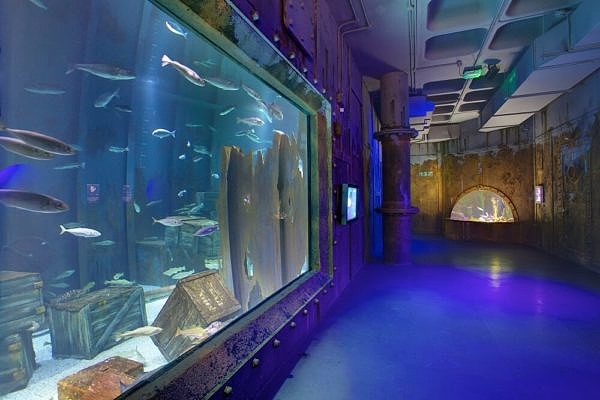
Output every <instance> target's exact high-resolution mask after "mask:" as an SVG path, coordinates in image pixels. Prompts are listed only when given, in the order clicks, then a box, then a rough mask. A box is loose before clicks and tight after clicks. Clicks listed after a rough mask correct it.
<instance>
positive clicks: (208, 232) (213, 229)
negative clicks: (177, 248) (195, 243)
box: [193, 224, 219, 237]
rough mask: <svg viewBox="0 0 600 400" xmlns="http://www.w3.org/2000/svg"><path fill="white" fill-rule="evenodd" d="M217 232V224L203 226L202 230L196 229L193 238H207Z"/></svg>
mask: <svg viewBox="0 0 600 400" xmlns="http://www.w3.org/2000/svg"><path fill="white" fill-rule="evenodd" d="M218 230H219V225H218V224H214V225H208V226H203V227H202V228H200V229H198V230H197V231H196V232H195V233H194V235H193V236H199V237H203V236H208V235H211V234H213V233H215V232H216V231H218Z"/></svg>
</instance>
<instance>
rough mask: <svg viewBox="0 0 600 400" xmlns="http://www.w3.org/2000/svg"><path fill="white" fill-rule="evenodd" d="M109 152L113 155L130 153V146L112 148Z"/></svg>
mask: <svg viewBox="0 0 600 400" xmlns="http://www.w3.org/2000/svg"><path fill="white" fill-rule="evenodd" d="M108 151H110V152H111V153H125V152H126V151H129V146H127V147H118V146H110V147H109V148H108Z"/></svg>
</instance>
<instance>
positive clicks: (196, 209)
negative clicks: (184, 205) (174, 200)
mask: <svg viewBox="0 0 600 400" xmlns="http://www.w3.org/2000/svg"><path fill="white" fill-rule="evenodd" d="M203 208H204V203H200V204H198V205H197V206H194V207H193V208H191V209H190V211H188V214H189V215H195V214H198V213H199V212H200V210H202V209H203Z"/></svg>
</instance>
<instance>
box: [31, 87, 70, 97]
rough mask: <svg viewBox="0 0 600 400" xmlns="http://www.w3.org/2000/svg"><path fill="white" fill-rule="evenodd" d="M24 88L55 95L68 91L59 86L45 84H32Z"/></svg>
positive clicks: (37, 92)
mask: <svg viewBox="0 0 600 400" xmlns="http://www.w3.org/2000/svg"><path fill="white" fill-rule="evenodd" d="M23 89H25V90H26V91H27V92H29V93H35V94H45V95H54V96H58V95H61V94H65V93H67V91H66V90H64V89H62V88H60V87H58V86H53V85H44V84H32V85H29V86H27V87H25V88H23Z"/></svg>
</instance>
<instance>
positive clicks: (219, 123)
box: [0, 0, 309, 399]
mask: <svg viewBox="0 0 600 400" xmlns="http://www.w3.org/2000/svg"><path fill="white" fill-rule="evenodd" d="M290 71H291V69H290ZM0 88H1V91H0V128H1V130H0V398H3V399H4V398H6V399H25V398H27V399H31V398H42V399H50V398H54V399H56V398H58V393H57V391H58V390H59V388H60V391H61V396H67V397H68V396H70V393H73V392H75V391H78V390H80V389H81V390H86V388H88V387H90V386H93V385H102V390H103V392H105V393H110V394H111V395H114V396H117V395H118V394H119V393H121V392H122V391H123V390H126V389H127V387H129V386H131V385H133V384H134V383H135V382H136V380H139V379H141V378H142V377H145V376H147V373H152V372H153V371H156V369H158V368H160V367H162V366H163V365H165V364H167V363H169V362H171V361H173V360H174V359H176V358H177V357H179V356H180V355H181V354H183V353H184V352H186V351H187V350H189V349H190V348H192V347H194V346H197V345H201V344H202V343H203V342H205V341H206V340H208V339H209V338H210V337H212V336H213V335H215V334H216V333H217V332H219V331H220V330H221V329H223V328H224V327H225V326H227V325H228V324H229V323H231V322H232V321H234V320H235V319H236V318H238V317H239V316H240V315H243V314H244V313H246V312H248V311H249V310H251V309H253V308H254V307H256V306H257V305H258V304H260V303H261V302H262V301H263V300H264V299H266V298H268V297H269V296H270V295H272V294H273V293H275V292H276V291H278V290H279V289H281V288H282V287H283V286H285V285H286V284H288V283H289V282H291V281H293V280H294V279H296V278H297V277H298V276H299V275H301V274H302V273H304V272H306V271H308V270H309V268H308V264H309V259H308V248H309V243H308V242H309V237H308V232H309V227H308V221H309V197H308V196H309V183H308V176H309V174H308V171H307V166H308V165H309V159H308V145H309V144H308V136H309V134H308V125H309V116H308V114H307V113H306V112H305V111H304V110H303V109H301V108H299V107H298V106H297V105H296V104H295V103H292V102H291V101H290V100H288V99H287V98H286V97H285V96H283V95H282V93H279V92H277V91H276V90H275V89H273V88H272V87H270V86H269V85H267V84H266V83H265V82H264V81H262V80H260V79H259V78H258V77H257V76H256V75H254V74H252V73H251V72H249V70H248V69H247V68H246V67H245V66H244V65H242V64H241V63H239V62H237V61H236V60H235V59H234V58H232V57H231V56H229V55H228V54H227V53H226V52H224V51H221V50H220V49H218V48H216V47H215V45H213V44H212V43H211V42H209V41H208V40H207V39H206V38H204V37H203V36H202V35H200V34H198V33H196V32H193V31H191V30H190V28H189V27H187V26H185V25H184V24H182V23H181V22H180V21H178V20H176V19H174V18H173V17H172V16H170V15H168V14H166V13H165V12H163V11H162V10H160V9H159V8H157V7H156V6H154V5H153V4H152V3H151V2H149V1H143V0H128V1H122V0H94V1H81V0H3V1H2V2H0ZM101 362H103V364H99V363H101ZM107 371H110V374H109V373H108V372H107ZM67 397H64V398H67Z"/></svg>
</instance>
